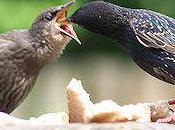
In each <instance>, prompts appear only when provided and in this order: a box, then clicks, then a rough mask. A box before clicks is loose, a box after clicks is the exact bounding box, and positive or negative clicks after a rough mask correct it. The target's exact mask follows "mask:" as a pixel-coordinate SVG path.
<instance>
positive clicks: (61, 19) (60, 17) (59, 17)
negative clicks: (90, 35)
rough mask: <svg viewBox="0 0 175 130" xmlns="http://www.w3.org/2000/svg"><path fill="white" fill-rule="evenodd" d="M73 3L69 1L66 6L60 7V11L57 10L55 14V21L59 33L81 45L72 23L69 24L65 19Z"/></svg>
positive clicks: (73, 0)
mask: <svg viewBox="0 0 175 130" xmlns="http://www.w3.org/2000/svg"><path fill="white" fill-rule="evenodd" d="M74 3H75V0H71V1H70V2H67V3H66V4H64V5H62V6H61V10H59V11H58V12H57V14H56V21H57V22H58V23H60V28H59V31H60V32H62V33H63V34H65V35H67V36H69V37H71V38H73V39H74V40H76V41H77V42H78V43H79V44H81V42H80V40H79V38H78V36H77V34H76V32H75V31H74V29H73V26H72V23H71V22H69V21H68V20H67V18H66V16H67V11H68V10H69V8H70V7H71V5H72V4H74Z"/></svg>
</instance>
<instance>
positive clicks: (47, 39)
mask: <svg viewBox="0 0 175 130" xmlns="http://www.w3.org/2000/svg"><path fill="white" fill-rule="evenodd" d="M30 34H31V37H33V38H32V39H33V41H32V42H33V48H35V51H36V57H37V61H38V64H41V66H43V65H45V64H48V63H50V62H53V61H55V60H56V59H57V57H59V56H60V55H61V54H62V53H63V50H64V48H65V46H66V44H65V42H66V43H68V42H69V40H70V39H67V41H62V42H58V41H56V40H55V38H53V37H52V36H51V35H50V34H48V35H46V34H43V33H42V34H38V33H37V34H35V33H30Z"/></svg>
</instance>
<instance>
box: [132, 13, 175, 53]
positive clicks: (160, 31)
mask: <svg viewBox="0 0 175 130" xmlns="http://www.w3.org/2000/svg"><path fill="white" fill-rule="evenodd" d="M132 14H134V15H132V16H131V18H130V21H129V24H130V27H131V28H132V29H133V30H134V32H135V34H136V38H137V39H138V41H139V42H140V43H141V44H142V45H144V46H145V47H153V48H160V49H163V50H166V51H168V52H171V53H175V20H174V19H173V18H170V17H168V16H165V15H162V14H159V13H155V12H152V11H147V10H137V11H135V12H133V13H132Z"/></svg>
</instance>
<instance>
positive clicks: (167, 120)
mask: <svg viewBox="0 0 175 130" xmlns="http://www.w3.org/2000/svg"><path fill="white" fill-rule="evenodd" d="M156 122H157V123H168V124H175V113H174V114H173V115H172V116H169V117H166V118H163V119H158V120H157V121H156Z"/></svg>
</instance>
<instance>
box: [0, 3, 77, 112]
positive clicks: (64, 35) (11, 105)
mask: <svg viewBox="0 0 175 130" xmlns="http://www.w3.org/2000/svg"><path fill="white" fill-rule="evenodd" d="M73 3H74V1H71V2H68V3H66V4H64V5H61V6H57V7H51V8H49V9H48V10H46V11H44V12H43V13H41V14H40V15H39V16H38V17H37V18H36V20H35V21H34V23H33V24H32V26H31V28H30V29H29V30H14V31H11V32H7V33H3V34H0V111H1V112H5V113H10V112H12V111H13V110H14V109H15V108H16V107H17V106H18V105H19V104H20V103H21V102H22V101H23V100H24V99H25V97H26V96H27V95H28V94H29V92H30V91H31V89H32V87H33V85H34V83H35V80H36V78H37V75H38V73H39V71H40V69H41V68H42V67H43V66H44V65H46V64H48V63H50V62H52V61H53V60H54V59H56V57H57V56H59V55H61V54H62V52H63V49H64V48H65V45H66V44H67V43H68V42H69V41H70V40H71V38H74V39H75V40H77V41H78V42H80V41H79V40H78V38H77V36H76V34H75V32H74V30H73V27H72V24H70V23H68V22H67V21H66V13H67V11H68V9H69V7H70V6H71V5H72V4H73Z"/></svg>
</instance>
